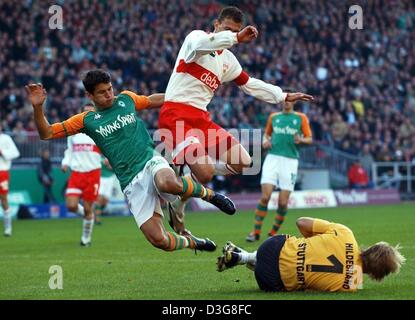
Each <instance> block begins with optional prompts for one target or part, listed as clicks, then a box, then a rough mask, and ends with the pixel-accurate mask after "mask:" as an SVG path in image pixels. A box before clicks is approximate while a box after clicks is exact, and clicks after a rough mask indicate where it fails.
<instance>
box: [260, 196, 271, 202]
mask: <svg viewBox="0 0 415 320" xmlns="http://www.w3.org/2000/svg"><path fill="white" fill-rule="evenodd" d="M270 199H271V196H269V195H264V194H263V195H262V196H261V200H260V201H261V203H262V204H264V205H265V204H267V205H268V202H269V200H270Z"/></svg>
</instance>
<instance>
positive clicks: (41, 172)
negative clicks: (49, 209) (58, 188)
mask: <svg viewBox="0 0 415 320" xmlns="http://www.w3.org/2000/svg"><path fill="white" fill-rule="evenodd" d="M37 176H38V179H39V182H40V183H41V184H42V186H43V203H51V202H56V200H55V197H54V195H53V192H52V185H53V176H52V161H51V160H50V153H49V150H48V149H44V150H42V154H41V156H40V163H39V166H38V168H37Z"/></svg>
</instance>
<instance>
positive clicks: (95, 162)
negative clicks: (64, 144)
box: [62, 133, 101, 172]
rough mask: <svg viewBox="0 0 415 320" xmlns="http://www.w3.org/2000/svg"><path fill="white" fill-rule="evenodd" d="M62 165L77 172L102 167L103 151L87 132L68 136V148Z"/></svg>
mask: <svg viewBox="0 0 415 320" xmlns="http://www.w3.org/2000/svg"><path fill="white" fill-rule="evenodd" d="M62 166H69V167H70V168H71V170H72V171H77V172H89V171H92V170H96V169H101V152H100V150H99V148H98V147H97V146H96V144H95V142H94V140H92V139H91V138H90V137H88V136H87V135H86V134H84V133H78V134H75V135H73V136H70V137H68V149H66V150H65V156H64V158H63V159H62Z"/></svg>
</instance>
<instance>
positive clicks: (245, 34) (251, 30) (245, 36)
mask: <svg viewBox="0 0 415 320" xmlns="http://www.w3.org/2000/svg"><path fill="white" fill-rule="evenodd" d="M237 37H238V42H239V43H243V42H249V41H251V40H253V39H255V38H256V37H258V30H257V29H256V28H255V27H253V26H247V27H245V28H243V29H242V30H241V31H239V32H238V34H237Z"/></svg>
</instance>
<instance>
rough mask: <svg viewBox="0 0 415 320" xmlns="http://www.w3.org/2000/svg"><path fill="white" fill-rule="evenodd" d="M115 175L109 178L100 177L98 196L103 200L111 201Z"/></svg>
mask: <svg viewBox="0 0 415 320" xmlns="http://www.w3.org/2000/svg"><path fill="white" fill-rule="evenodd" d="M114 182H115V175H114V176H111V177H101V180H100V184H99V192H98V194H99V195H100V196H102V197H104V198H107V199H111V197H112V190H114Z"/></svg>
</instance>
